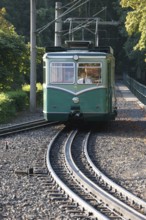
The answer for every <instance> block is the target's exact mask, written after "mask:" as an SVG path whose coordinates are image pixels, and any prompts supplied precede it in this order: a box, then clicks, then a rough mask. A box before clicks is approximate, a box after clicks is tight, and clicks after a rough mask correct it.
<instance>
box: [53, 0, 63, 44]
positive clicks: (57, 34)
mask: <svg viewBox="0 0 146 220" xmlns="http://www.w3.org/2000/svg"><path fill="white" fill-rule="evenodd" d="M61 8H62V3H61V2H56V3H55V39H54V46H61V34H62V18H61V14H62V9H61Z"/></svg>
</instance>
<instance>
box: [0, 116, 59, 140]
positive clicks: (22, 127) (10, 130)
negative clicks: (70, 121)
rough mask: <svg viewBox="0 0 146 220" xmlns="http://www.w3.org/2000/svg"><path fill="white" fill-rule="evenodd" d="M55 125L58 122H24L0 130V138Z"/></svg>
mask: <svg viewBox="0 0 146 220" xmlns="http://www.w3.org/2000/svg"><path fill="white" fill-rule="evenodd" d="M57 123H58V122H48V121H45V120H44V119H40V120H35V121H29V122H25V123H21V124H16V125H13V126H8V127H6V128H1V129H0V137H4V136H7V135H11V134H15V133H18V132H23V131H28V130H32V129H37V128H41V127H44V126H48V125H53V124H54V125H55V124H57Z"/></svg>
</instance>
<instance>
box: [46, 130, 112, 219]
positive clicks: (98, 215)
mask: <svg viewBox="0 0 146 220" xmlns="http://www.w3.org/2000/svg"><path fill="white" fill-rule="evenodd" d="M60 132H61V131H59V132H58V133H57V134H56V135H55V137H54V138H53V140H52V141H51V142H50V144H49V145H48V150H47V157H46V162H47V167H48V170H49V172H50V174H51V175H52V176H53V178H54V179H55V181H56V182H57V184H59V186H60V187H61V188H62V189H63V190H64V191H65V192H66V193H67V194H68V195H69V196H70V197H71V198H73V199H74V200H75V201H76V202H77V203H78V204H80V205H81V206H82V207H83V208H84V209H85V210H87V211H88V212H89V213H92V214H93V216H95V217H96V218H98V220H109V218H108V217H106V216H105V215H103V214H101V213H100V212H99V211H97V210H96V209H95V208H93V207H92V206H91V205H89V204H88V203H87V202H85V201H84V200H83V199H81V198H80V197H79V196H78V195H76V194H75V193H74V192H73V191H72V190H71V189H70V188H69V187H67V186H66V185H65V184H64V183H63V181H62V180H61V179H60V178H59V177H58V176H57V175H56V173H55V172H54V170H53V168H52V166H51V163H50V150H51V147H52V144H53V143H54V142H55V139H56V138H57V136H58V135H59V134H60ZM76 134H77V131H73V132H71V133H70V135H69V136H68V138H67V140H66V142H65V146H70V145H71V144H72V142H73V139H74V137H75V135H76Z"/></svg>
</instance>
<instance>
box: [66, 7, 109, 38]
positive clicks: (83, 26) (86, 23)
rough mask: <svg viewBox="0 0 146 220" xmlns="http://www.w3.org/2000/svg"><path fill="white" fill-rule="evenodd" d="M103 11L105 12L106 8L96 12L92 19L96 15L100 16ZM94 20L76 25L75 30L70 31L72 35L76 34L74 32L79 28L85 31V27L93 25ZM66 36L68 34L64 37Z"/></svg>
mask: <svg viewBox="0 0 146 220" xmlns="http://www.w3.org/2000/svg"><path fill="white" fill-rule="evenodd" d="M104 10H106V7H104V8H102V10H100V11H99V12H97V13H95V14H94V15H93V16H92V17H95V16H96V15H98V14H100V13H101V12H102V11H104ZM94 20H95V19H93V20H91V21H88V22H84V23H82V24H79V25H77V26H76V27H75V28H73V29H72V31H71V33H74V32H76V31H78V30H80V29H81V28H85V29H86V27H88V26H89V25H90V24H91V23H93V22H94ZM67 34H69V32H67V33H65V34H64V36H65V35H67Z"/></svg>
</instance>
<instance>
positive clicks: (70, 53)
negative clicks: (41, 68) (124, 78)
mask: <svg viewBox="0 0 146 220" xmlns="http://www.w3.org/2000/svg"><path fill="white" fill-rule="evenodd" d="M74 55H78V56H102V57H107V56H113V55H112V54H110V53H105V52H97V51H96V52H94V51H92V52H91V51H88V50H68V51H59V52H47V53H45V54H44V58H47V57H51V56H53V57H55V56H56V57H57V56H61V57H63V56H74Z"/></svg>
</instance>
